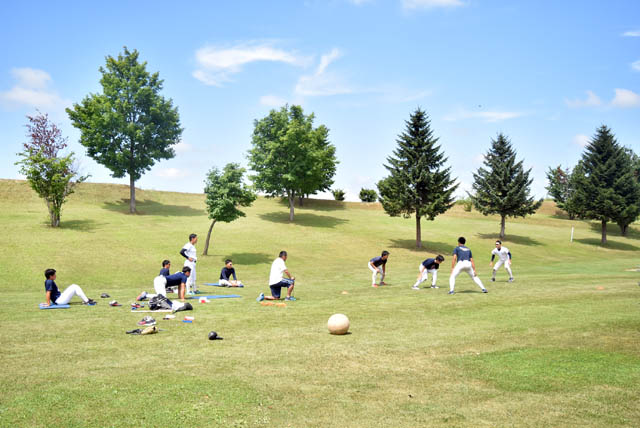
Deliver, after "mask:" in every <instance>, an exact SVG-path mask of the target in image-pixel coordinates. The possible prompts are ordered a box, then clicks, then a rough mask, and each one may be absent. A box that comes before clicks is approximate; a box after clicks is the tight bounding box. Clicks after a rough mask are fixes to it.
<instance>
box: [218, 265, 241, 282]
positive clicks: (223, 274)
mask: <svg viewBox="0 0 640 428" xmlns="http://www.w3.org/2000/svg"><path fill="white" fill-rule="evenodd" d="M231 276H233V279H234V280H236V281H237V280H238V278H236V270H235V269H234V268H231V269H229V268H227V267H226V266H225V267H223V268H222V270H221V271H220V279H226V280H227V281H229V278H231Z"/></svg>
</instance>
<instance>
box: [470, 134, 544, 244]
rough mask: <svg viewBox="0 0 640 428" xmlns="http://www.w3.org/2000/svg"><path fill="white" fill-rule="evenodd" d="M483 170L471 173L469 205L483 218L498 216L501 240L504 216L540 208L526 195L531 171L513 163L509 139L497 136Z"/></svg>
mask: <svg viewBox="0 0 640 428" xmlns="http://www.w3.org/2000/svg"><path fill="white" fill-rule="evenodd" d="M484 165H485V168H483V167H480V168H479V169H478V171H477V172H476V173H474V174H473V180H474V182H473V192H474V194H473V195H472V194H469V196H470V197H471V200H472V201H473V205H474V206H475V207H476V209H477V210H478V211H480V212H481V213H482V214H484V215H489V214H498V215H500V238H504V231H505V223H506V218H507V217H525V216H526V215H528V214H533V213H535V212H536V210H537V209H538V208H539V207H540V205H542V199H540V200H539V201H536V200H535V199H534V198H533V197H532V196H530V195H529V192H530V187H531V183H532V182H533V179H532V178H529V174H530V173H531V169H529V170H528V171H525V170H524V168H523V167H522V161H519V162H516V152H515V150H514V149H513V147H512V146H511V142H510V141H509V139H508V138H507V137H506V136H505V135H503V134H498V137H497V138H496V139H495V140H493V139H492V140H491V148H490V149H489V151H488V152H487V154H486V155H485V156H484Z"/></svg>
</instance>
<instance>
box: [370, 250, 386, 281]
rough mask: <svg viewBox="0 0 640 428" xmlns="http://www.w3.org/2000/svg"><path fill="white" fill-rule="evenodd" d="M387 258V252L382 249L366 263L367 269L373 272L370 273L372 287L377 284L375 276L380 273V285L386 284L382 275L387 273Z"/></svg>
mask: <svg viewBox="0 0 640 428" xmlns="http://www.w3.org/2000/svg"><path fill="white" fill-rule="evenodd" d="M388 258H389V252H388V251H383V252H382V254H381V255H380V256H378V257H374V258H372V259H371V260H369V263H368V264H367V266H368V267H369V270H370V271H371V272H373V274H372V275H371V286H372V287H377V286H378V284H376V276H377V275H378V274H380V285H386V283H385V282H384V276H385V275H386V273H387V259H388Z"/></svg>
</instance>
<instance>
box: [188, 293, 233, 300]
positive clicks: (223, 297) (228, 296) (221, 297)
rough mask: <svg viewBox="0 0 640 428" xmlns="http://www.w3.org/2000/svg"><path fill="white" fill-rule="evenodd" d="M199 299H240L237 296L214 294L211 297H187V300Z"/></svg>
mask: <svg viewBox="0 0 640 428" xmlns="http://www.w3.org/2000/svg"><path fill="white" fill-rule="evenodd" d="M201 297H206V298H207V299H229V298H232V297H242V296H240V295H239V294H214V295H211V296H189V297H187V299H200V298H201Z"/></svg>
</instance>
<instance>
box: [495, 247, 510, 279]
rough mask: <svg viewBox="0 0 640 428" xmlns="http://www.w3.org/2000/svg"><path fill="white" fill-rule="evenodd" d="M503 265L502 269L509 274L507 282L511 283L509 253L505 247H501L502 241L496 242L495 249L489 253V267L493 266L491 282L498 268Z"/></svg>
mask: <svg viewBox="0 0 640 428" xmlns="http://www.w3.org/2000/svg"><path fill="white" fill-rule="evenodd" d="M496 256H498V262H497V263H496V264H495V266H494V265H493V260H494V259H495V258H496ZM503 264H504V268H505V269H506V270H507V272H508V273H509V282H513V272H511V252H510V251H509V249H508V248H507V247H503V246H502V241H496V248H494V249H493V251H491V266H493V276H492V277H491V281H494V282H495V280H496V272H497V271H498V268H499V267H500V266H502V265H503Z"/></svg>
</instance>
